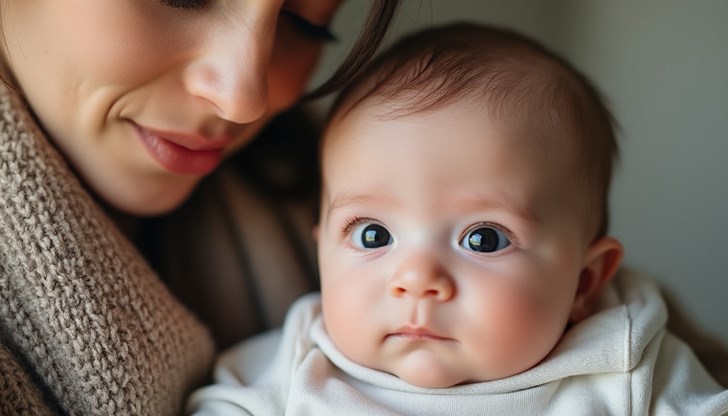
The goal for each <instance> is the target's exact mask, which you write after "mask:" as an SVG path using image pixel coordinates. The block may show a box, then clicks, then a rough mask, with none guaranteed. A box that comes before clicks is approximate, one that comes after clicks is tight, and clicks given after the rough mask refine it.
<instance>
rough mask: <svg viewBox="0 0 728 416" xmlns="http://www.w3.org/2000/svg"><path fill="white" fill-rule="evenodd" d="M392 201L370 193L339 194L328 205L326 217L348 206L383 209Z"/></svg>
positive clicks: (384, 196)
mask: <svg viewBox="0 0 728 416" xmlns="http://www.w3.org/2000/svg"><path fill="white" fill-rule="evenodd" d="M392 200H393V198H391V197H389V196H387V195H382V194H377V195H376V196H375V195H374V193H372V192H367V193H362V192H341V193H338V194H337V195H336V196H335V197H334V198H333V199H332V200H331V203H329V204H328V207H327V208H328V209H327V217H330V216H331V213H333V212H335V211H337V210H339V209H342V208H345V207H348V206H360V207H361V206H371V207H383V206H389V204H391V202H392Z"/></svg>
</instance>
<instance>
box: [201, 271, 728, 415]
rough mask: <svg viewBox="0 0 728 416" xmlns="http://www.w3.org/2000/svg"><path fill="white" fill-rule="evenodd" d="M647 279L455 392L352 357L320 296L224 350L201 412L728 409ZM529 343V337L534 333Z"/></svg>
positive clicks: (623, 281) (620, 286) (726, 397)
mask: <svg viewBox="0 0 728 416" xmlns="http://www.w3.org/2000/svg"><path fill="white" fill-rule="evenodd" d="M666 320H667V313H666V310H665V306H664V303H663V301H662V299H661V297H660V295H659V292H658V290H657V288H656V287H655V286H654V284H653V283H651V282H650V281H648V280H647V279H645V278H643V277H640V276H638V275H634V274H628V273H622V274H621V275H619V276H617V277H616V278H615V281H614V282H613V283H612V284H611V285H610V286H609V287H608V289H607V290H606V291H605V294H604V296H603V297H602V302H601V305H600V309H599V312H598V313H596V314H595V315H593V316H592V317H590V318H589V319H587V320H585V321H583V322H582V323H580V324H578V325H576V326H574V327H572V328H571V329H569V330H568V331H567V332H566V333H565V334H564V336H563V338H562V340H561V341H560V342H559V344H558V345H557V346H556V348H555V349H554V350H553V351H552V352H551V354H549V356H548V357H546V359H545V360H544V361H543V362H542V363H541V364H539V365H538V366H536V367H534V368H532V369H530V370H528V371H526V372H523V373H521V374H518V375H515V376H512V377H508V378H504V379H500V380H495V381H489V382H481V383H473V384H468V385H463V386H457V387H452V388H447V389H425V388H419V387H414V386H411V385H409V384H407V383H405V382H404V381H402V380H400V379H398V378H397V377H395V376H392V375H390V374H386V373H382V372H379V371H375V370H371V369H368V368H364V367H362V366H359V365H357V364H355V363H353V362H351V361H349V360H347V359H346V358H345V357H344V356H343V355H341V353H340V352H339V351H338V350H337V349H336V348H335V347H334V345H333V344H332V342H331V340H330V339H329V337H328V336H327V335H326V332H325V330H324V328H323V325H322V320H321V315H320V303H319V296H318V295H316V294H314V295H308V296H306V297H304V298H302V299H301V300H299V301H298V302H297V303H296V304H295V305H294V306H293V307H292V309H291V311H290V313H289V315H288V319H287V321H286V324H285V326H284V328H283V330H282V331H275V332H272V333H268V334H265V335H263V336H260V337H257V338H255V339H253V340H251V341H249V342H246V343H244V344H241V345H240V346H239V347H236V348H234V349H232V350H230V351H228V352H227V353H226V354H224V355H223V356H222V357H221V358H220V359H219V363H218V366H217V369H216V373H215V380H216V384H214V385H212V386H209V387H206V388H203V389H201V390H199V391H197V392H196V393H195V394H193V396H192V397H191V399H190V402H189V407H188V411H189V412H192V413H194V414H196V415H208V414H223V415H239V414H243V415H247V414H252V415H256V416H258V415H284V414H285V415H340V416H342V415H417V416H425V415H491V414H492V415H533V414H539V415H647V414H650V415H724V414H728V390H723V389H722V388H721V387H720V386H719V385H718V384H717V383H716V382H715V381H714V380H713V379H712V378H711V377H710V375H708V373H707V372H706V371H705V369H704V368H703V367H702V366H701V365H700V363H699V362H698V361H697V359H696V358H695V356H694V354H693V353H692V351H691V350H690V349H689V348H688V347H687V346H686V345H685V344H684V343H683V342H682V341H680V340H678V339H677V338H676V337H674V336H673V335H672V334H670V333H669V332H667V331H666V329H665V323H666ZM524 342H528V340H524Z"/></svg>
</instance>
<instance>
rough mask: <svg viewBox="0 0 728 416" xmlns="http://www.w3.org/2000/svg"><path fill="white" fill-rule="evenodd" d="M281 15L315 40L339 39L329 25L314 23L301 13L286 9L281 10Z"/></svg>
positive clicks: (299, 30)
mask: <svg viewBox="0 0 728 416" xmlns="http://www.w3.org/2000/svg"><path fill="white" fill-rule="evenodd" d="M281 17H282V18H284V19H286V20H287V21H288V22H289V23H290V24H291V25H292V26H293V27H294V28H295V29H296V30H297V31H298V32H300V33H301V34H302V35H303V36H305V37H307V38H309V39H311V40H313V41H317V42H334V41H336V40H337V38H336V36H335V35H334V34H333V33H331V29H330V28H329V26H328V25H319V24H316V23H313V22H311V21H310V20H308V19H306V18H305V17H303V16H301V15H300V14H298V13H295V12H293V11H290V10H285V9H284V10H283V11H281Z"/></svg>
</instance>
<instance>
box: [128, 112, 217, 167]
mask: <svg viewBox="0 0 728 416" xmlns="http://www.w3.org/2000/svg"><path fill="white" fill-rule="evenodd" d="M131 125H132V126H133V127H134V131H135V132H136V134H137V136H138V137H139V139H140V140H141V141H142V143H143V144H144V147H145V148H146V149H147V151H148V152H149V154H150V155H151V156H152V157H153V158H154V160H156V161H157V163H159V164H160V165H161V166H162V167H163V168H165V169H166V170H168V171H170V172H174V173H181V174H188V175H204V174H207V173H209V172H211V171H213V170H214V169H215V168H216V167H217V166H218V165H219V164H220V161H221V160H222V156H223V150H224V149H225V145H226V144H227V143H229V140H215V141H213V140H209V139H205V138H203V137H199V136H194V135H182V134H177V133H165V132H160V131H155V130H152V129H148V128H145V127H142V126H140V125H138V124H136V123H134V122H132V123H131Z"/></svg>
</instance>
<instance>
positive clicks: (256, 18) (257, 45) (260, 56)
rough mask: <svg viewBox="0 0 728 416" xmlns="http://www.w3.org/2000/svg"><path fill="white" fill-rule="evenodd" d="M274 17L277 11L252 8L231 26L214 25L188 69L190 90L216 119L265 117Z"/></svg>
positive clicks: (240, 120)
mask: <svg viewBox="0 0 728 416" xmlns="http://www.w3.org/2000/svg"><path fill="white" fill-rule="evenodd" d="M246 3H248V2H246ZM249 3H251V4H261V2H249ZM263 3H265V2H263ZM241 13H245V11H243V12H241ZM276 17H277V11H274V12H271V11H268V10H259V11H255V10H254V11H250V12H249V13H247V14H245V18H241V19H238V20H235V21H234V22H230V24H229V25H219V26H217V27H214V28H210V32H209V33H208V34H207V35H206V36H207V37H206V38H205V41H204V42H201V46H200V51H199V54H198V56H196V57H195V59H193V60H192V61H191V62H190V63H189V65H188V66H187V68H186V69H185V74H184V83H185V87H186V89H187V91H188V93H189V94H191V95H193V96H195V97H197V98H199V99H202V100H204V101H206V102H207V103H208V104H209V105H210V106H211V107H212V108H213V111H214V112H215V114H216V115H217V116H218V117H220V118H223V119H225V120H228V121H231V122H234V123H239V124H244V123H252V122H254V121H256V120H258V119H260V118H261V117H263V115H264V114H265V113H266V111H267V110H268V105H269V103H268V82H267V73H268V65H269V63H270V57H271V54H272V51H273V45H274V44H275V36H276Z"/></svg>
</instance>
